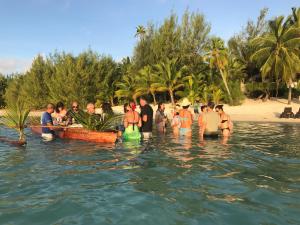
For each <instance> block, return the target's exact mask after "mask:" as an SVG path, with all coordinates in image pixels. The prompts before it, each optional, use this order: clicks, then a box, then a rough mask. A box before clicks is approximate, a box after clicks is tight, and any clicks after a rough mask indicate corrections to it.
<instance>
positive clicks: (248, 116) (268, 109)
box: [113, 99, 300, 123]
mask: <svg viewBox="0 0 300 225" xmlns="http://www.w3.org/2000/svg"><path fill="white" fill-rule="evenodd" d="M152 107H153V109H154V111H156V109H157V106H153V105H152ZM284 107H292V108H293V112H294V113H296V112H298V110H299V108H300V102H299V101H296V100H295V101H293V103H292V104H291V105H287V100H286V99H272V100H268V101H265V102H263V101H262V100H253V99H246V100H245V101H244V102H243V104H242V105H239V106H229V105H224V110H225V112H226V113H228V114H229V115H230V116H231V118H232V120H233V121H251V122H287V123H300V119H281V118H279V115H280V114H281V113H282V111H283V109H284ZM113 109H114V111H115V112H116V113H122V112H123V107H122V106H115V107H113ZM191 110H192V109H191ZM192 111H193V110H192ZM172 112H173V109H172V105H171V104H166V114H167V116H168V117H169V118H171V115H172Z"/></svg>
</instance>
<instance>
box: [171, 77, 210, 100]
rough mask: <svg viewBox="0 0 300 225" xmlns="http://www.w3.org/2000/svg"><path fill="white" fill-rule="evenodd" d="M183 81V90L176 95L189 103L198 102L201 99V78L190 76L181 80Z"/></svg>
mask: <svg viewBox="0 0 300 225" xmlns="http://www.w3.org/2000/svg"><path fill="white" fill-rule="evenodd" d="M182 81H184V90H183V91H177V92H176V95H178V96H180V97H182V98H184V97H186V98H188V99H189V101H190V102H191V103H192V104H194V103H195V101H199V100H200V99H201V92H202V91H203V89H204V85H205V84H204V83H203V77H202V76H195V75H194V74H191V75H189V76H186V77H184V78H183V79H182Z"/></svg>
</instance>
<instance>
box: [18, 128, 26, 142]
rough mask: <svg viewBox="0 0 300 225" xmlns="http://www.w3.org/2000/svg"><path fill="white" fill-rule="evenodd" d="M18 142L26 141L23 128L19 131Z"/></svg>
mask: <svg viewBox="0 0 300 225" xmlns="http://www.w3.org/2000/svg"><path fill="white" fill-rule="evenodd" d="M19 143H21V144H25V143H26V136H25V134H24V131H23V130H20V131H19Z"/></svg>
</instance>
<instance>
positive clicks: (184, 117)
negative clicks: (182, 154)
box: [179, 98, 193, 136]
mask: <svg viewBox="0 0 300 225" xmlns="http://www.w3.org/2000/svg"><path fill="white" fill-rule="evenodd" d="M180 105H181V107H182V109H181V110H180V111H179V118H180V129H179V133H180V135H183V136H192V124H193V115H192V113H191V112H190V111H189V110H188V108H189V107H190V105H191V102H190V101H189V100H188V99H187V98H184V99H183V100H182V102H181V104H180Z"/></svg>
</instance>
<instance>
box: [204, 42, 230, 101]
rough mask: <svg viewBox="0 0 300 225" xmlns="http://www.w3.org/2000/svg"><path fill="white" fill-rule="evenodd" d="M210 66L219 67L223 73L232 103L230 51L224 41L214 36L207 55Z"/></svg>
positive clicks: (222, 76) (221, 73)
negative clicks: (229, 72) (229, 81)
mask: <svg viewBox="0 0 300 225" xmlns="http://www.w3.org/2000/svg"><path fill="white" fill-rule="evenodd" d="M207 59H208V61H209V65H210V68H211V69H213V68H215V69H217V70H218V71H219V73H220V75H221V78H222V80H223V83H224V86H225V88H226V91H227V94H228V97H229V101H230V103H232V102H233V101H232V96H231V93H230V90H229V87H228V82H227V79H228V51H227V49H226V48H225V47H224V42H223V40H222V39H220V38H212V40H211V43H210V49H209V52H208V55H207Z"/></svg>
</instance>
